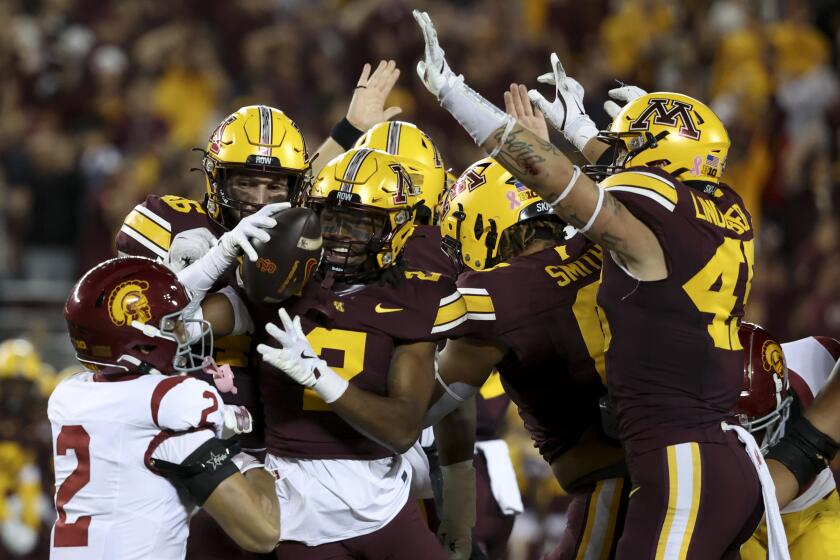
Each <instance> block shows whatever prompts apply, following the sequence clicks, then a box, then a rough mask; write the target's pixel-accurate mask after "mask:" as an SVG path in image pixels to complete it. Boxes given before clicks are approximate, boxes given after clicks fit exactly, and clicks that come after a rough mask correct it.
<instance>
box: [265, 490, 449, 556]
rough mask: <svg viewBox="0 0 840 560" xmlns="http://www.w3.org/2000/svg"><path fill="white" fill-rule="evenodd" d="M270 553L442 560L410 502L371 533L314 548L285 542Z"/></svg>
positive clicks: (437, 544)
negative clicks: (388, 521) (389, 520)
mask: <svg viewBox="0 0 840 560" xmlns="http://www.w3.org/2000/svg"><path fill="white" fill-rule="evenodd" d="M274 552H275V554H276V558H277V560H446V555H445V554H444V552H443V547H441V545H440V542H438V540H437V537H436V536H435V535H434V533H432V532H431V531H430V530H429V527H428V526H427V525H426V522H425V520H424V519H423V516H422V514H421V513H420V509H419V508H418V507H417V502H415V501H414V500H409V501H408V502H407V503H406V504H405V507H403V508H402V510H401V511H400V512H399V513H398V514H397V516H396V517H395V518H394V519H392V520H391V522H390V523H388V524H387V525H385V526H384V527H382V528H381V529H379V530H378V531H374V532H373V533H369V534H367V535H362V536H360V537H353V538H352V539H347V540H343V541H340V542H334V543H327V544H321V545H318V546H306V545H305V544H303V543H299V542H293V541H286V542H281V543H280V545H279V546H278V547H277V548H276V549H275V551H274Z"/></svg>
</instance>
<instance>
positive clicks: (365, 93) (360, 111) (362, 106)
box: [347, 60, 402, 131]
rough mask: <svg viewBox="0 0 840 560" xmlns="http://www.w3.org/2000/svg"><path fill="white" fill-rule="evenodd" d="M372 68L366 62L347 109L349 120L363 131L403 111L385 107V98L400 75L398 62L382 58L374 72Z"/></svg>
mask: <svg viewBox="0 0 840 560" xmlns="http://www.w3.org/2000/svg"><path fill="white" fill-rule="evenodd" d="M370 68H371V67H370V64H365V66H364V68H362V75H361V76H359V81H358V82H356V89H355V90H354V91H353V98H352V99H351V100H350V107H349V108H348V109H347V120H348V121H349V122H350V124H352V125H353V126H354V127H356V128H358V129H359V130H362V131H365V130H369V129H370V128H371V127H373V126H374V125H376V124H379V123H381V122H384V121H387V120H389V119H391V118H393V117H395V116H397V115H399V114H400V113H402V108H401V107H388V108H387V109H386V108H385V100H386V99H387V98H388V95H389V94H390V93H391V90H392V89H394V85H395V84H396V83H397V79H398V78H399V77H400V70H399V68H397V63H396V62H394V61H393V60H389V61H387V62H386V61H384V60H380V61H379V66H377V67H376V70H374V71H373V73H372V74H371V72H370Z"/></svg>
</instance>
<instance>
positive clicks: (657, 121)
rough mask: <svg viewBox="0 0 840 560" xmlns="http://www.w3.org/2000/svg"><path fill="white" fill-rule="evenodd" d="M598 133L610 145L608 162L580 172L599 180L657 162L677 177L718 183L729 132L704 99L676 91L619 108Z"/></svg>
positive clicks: (724, 162) (642, 97)
mask: <svg viewBox="0 0 840 560" xmlns="http://www.w3.org/2000/svg"><path fill="white" fill-rule="evenodd" d="M598 138H599V139H600V140H602V141H604V142H606V143H608V144H611V145H612V146H613V158H612V163H610V164H608V165H588V166H585V168H584V171H586V172H587V173H588V174H590V175H591V176H593V177H594V178H595V179H596V180H601V179H603V178H604V177H606V176H607V175H611V174H613V173H617V172H619V171H621V170H623V169H626V168H629V167H637V166H650V167H659V168H662V169H663V170H665V171H667V172H668V173H670V174H671V175H673V176H674V177H676V178H677V179H679V180H680V181H702V182H704V183H711V184H712V185H717V183H718V182H719V181H720V176H721V174H722V173H723V169H724V166H725V165H726V155H727V153H728V152H729V145H730V143H729V135H728V134H727V133H726V129H725V128H724V126H723V123H722V122H721V121H720V119H719V118H718V117H717V115H715V114H714V112H712V110H711V109H709V107H707V106H706V105H705V104H703V103H702V102H700V101H698V100H697V99H694V98H693V97H689V96H687V95H682V94H680V93H670V92H656V93H648V94H647V95H643V96H641V97H639V98H637V99H635V100H633V101H631V102H629V103H628V104H627V105H625V106H624V108H622V110H621V112H620V113H619V114H618V115H617V116H616V117H615V119H614V120H613V122H612V125H610V129H609V130H608V131H605V132H602V133H601V134H599V136H598Z"/></svg>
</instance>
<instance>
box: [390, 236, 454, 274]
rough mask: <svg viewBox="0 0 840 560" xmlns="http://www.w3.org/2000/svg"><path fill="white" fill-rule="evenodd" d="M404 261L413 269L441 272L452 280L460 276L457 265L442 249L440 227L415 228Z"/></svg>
mask: <svg viewBox="0 0 840 560" xmlns="http://www.w3.org/2000/svg"><path fill="white" fill-rule="evenodd" d="M403 259H405V263H406V264H407V265H408V267H409V268H411V269H416V270H431V271H433V272H440V273H441V274H444V275H445V276H449V277H450V278H455V277H457V276H458V272H457V271H456V270H455V265H454V264H453V263H452V261H451V260H449V257H448V256H447V255H446V253H444V252H443V249H442V248H441V237H440V228H439V227H438V226H423V225H421V226H414V231H412V232H411V237H409V238H408V240H407V241H406V243H405V248H404V249H403Z"/></svg>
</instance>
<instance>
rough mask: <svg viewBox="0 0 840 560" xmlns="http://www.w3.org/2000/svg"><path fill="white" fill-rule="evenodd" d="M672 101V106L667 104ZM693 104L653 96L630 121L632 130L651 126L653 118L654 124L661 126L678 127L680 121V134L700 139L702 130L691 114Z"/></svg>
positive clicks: (635, 130)
mask: <svg viewBox="0 0 840 560" xmlns="http://www.w3.org/2000/svg"><path fill="white" fill-rule="evenodd" d="M669 101H670V103H671V108H670V109H669V108H668V107H667V106H666V104H667V103H668V102H669ZM692 109H693V106H692V105H691V104H690V103H686V102H684V101H680V100H677V99H661V98H655V97H654V98H652V99H650V100H649V101H648V106H647V107H645V109H644V110H643V111H642V112H641V114H640V115H639V116H638V117H636V120H634V121H633V122H632V123H630V131H631V132H638V131H643V130H647V129H648V128H650V119H651V118H653V124H658V125H661V126H673V127H676V126H677V124H678V123H679V135H680V136H684V137H686V138H691V139H692V140H700V130H698V128H697V124H696V123H695V122H694V118H693V117H692V116H691V110H692Z"/></svg>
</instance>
